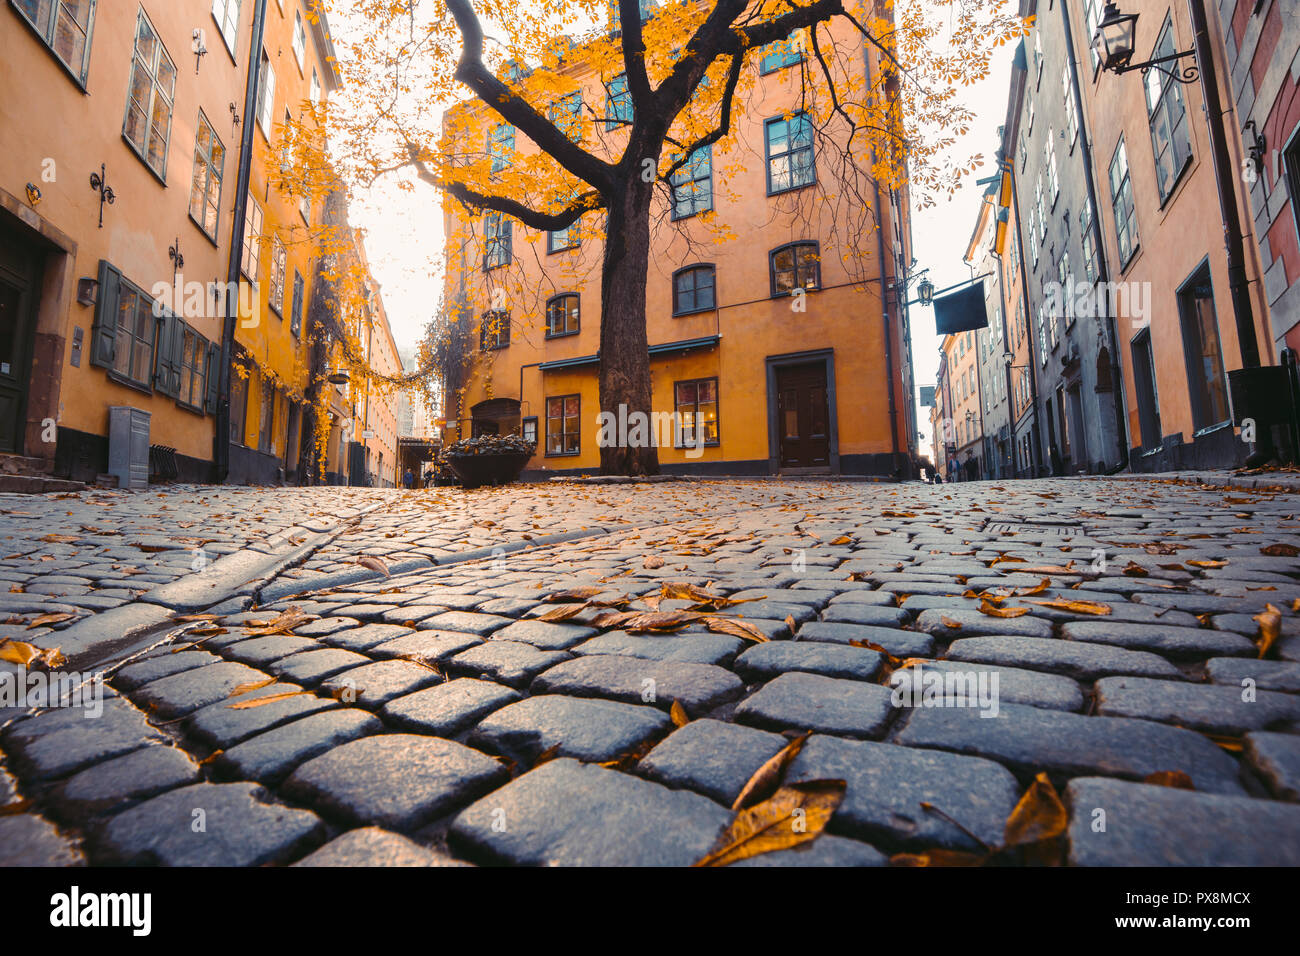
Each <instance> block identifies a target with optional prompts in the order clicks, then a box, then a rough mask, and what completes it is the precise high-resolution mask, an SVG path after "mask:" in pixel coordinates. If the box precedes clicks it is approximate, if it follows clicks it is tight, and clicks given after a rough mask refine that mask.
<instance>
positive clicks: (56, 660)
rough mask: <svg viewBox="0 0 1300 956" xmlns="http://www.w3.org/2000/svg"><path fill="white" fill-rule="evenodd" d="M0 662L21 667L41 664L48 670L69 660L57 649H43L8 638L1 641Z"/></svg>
mask: <svg viewBox="0 0 1300 956" xmlns="http://www.w3.org/2000/svg"><path fill="white" fill-rule="evenodd" d="M0 661H8V662H9V663H11V664H17V665H18V666H20V667H29V666H30V665H32V664H39V665H42V666H44V667H46V668H54V667H58V666H59V665H60V664H64V663H66V662H67V658H65V657H64V656H63V654H62V653H60V652H59V649H58V648H57V647H52V648H46V649H42V648H39V647H37V646H36V645H35V644H28V643H27V642H26V641H15V640H13V639H12V638H8V637H6V638H3V639H0Z"/></svg>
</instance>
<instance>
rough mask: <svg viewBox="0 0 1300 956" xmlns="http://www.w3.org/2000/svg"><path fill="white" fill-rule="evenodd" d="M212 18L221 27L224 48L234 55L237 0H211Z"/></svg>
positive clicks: (236, 35)
mask: <svg viewBox="0 0 1300 956" xmlns="http://www.w3.org/2000/svg"><path fill="white" fill-rule="evenodd" d="M212 19H214V20H216V21H217V26H218V27H219V28H220V29H221V39H222V40H224V41H225V43H226V49H227V50H229V51H230V55H231V56H234V55H235V43H236V42H237V41H238V39H239V0H212Z"/></svg>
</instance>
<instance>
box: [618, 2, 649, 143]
mask: <svg viewBox="0 0 1300 956" xmlns="http://www.w3.org/2000/svg"><path fill="white" fill-rule="evenodd" d="M618 27H619V31H620V32H621V33H622V40H623V68H624V70H625V71H626V73H627V91H628V92H629V93H631V94H632V116H633V118H634V120H635V117H636V116H638V115H639V114H643V111H644V110H646V109H649V108H650V106H651V98H652V96H653V93H652V92H651V90H650V77H649V76H648V75H647V74H646V69H645V36H644V33H643V31H642V29H641V0H618Z"/></svg>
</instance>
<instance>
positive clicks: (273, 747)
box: [217, 707, 384, 784]
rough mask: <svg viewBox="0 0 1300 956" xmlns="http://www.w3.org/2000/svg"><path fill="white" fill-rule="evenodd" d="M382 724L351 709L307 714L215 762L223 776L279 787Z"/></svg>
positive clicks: (230, 751) (250, 741) (365, 714)
mask: <svg viewBox="0 0 1300 956" xmlns="http://www.w3.org/2000/svg"><path fill="white" fill-rule="evenodd" d="M383 729H384V725H383V723H382V722H381V721H380V720H378V719H377V718H376V717H374V716H372V715H370V714H368V713H366V712H365V711H363V710H359V709H357V708H354V707H340V708H337V709H331V710H326V711H323V712H320V713H315V714H309V715H308V716H306V717H300V718H298V719H296V720H292V721H290V722H289V723H286V724H281V725H280V726H279V727H276V728H274V729H271V730H268V731H265V732H264V733H261V734H258V735H257V736H255V737H251V738H249V739H247V740H245V741H244V742H243V743H240V744H236V745H235V746H234V747H231V748H230V749H229V750H227V751H225V752H224V753H222V754H221V755H220V756H219V757H218V758H217V766H218V767H219V768H220V769H221V770H223V771H224V772H226V773H228V774H230V775H232V776H237V777H241V778H243V779H247V780H256V781H258V782H259V783H268V784H270V783H278V782H279V781H280V780H282V779H283V778H284V777H285V776H287V775H288V774H289V772H290V771H292V770H293V769H294V767H296V766H298V765H299V764H300V763H303V762H304V761H306V760H309V759H310V758H312V757H315V756H317V755H319V754H323V753H325V752H326V751H328V750H330V749H331V748H334V747H337V746H339V745H340V744H343V743H346V742H347V741H350V740H355V739H356V738H358V737H362V736H365V735H366V734H377V733H381V732H382V731H383Z"/></svg>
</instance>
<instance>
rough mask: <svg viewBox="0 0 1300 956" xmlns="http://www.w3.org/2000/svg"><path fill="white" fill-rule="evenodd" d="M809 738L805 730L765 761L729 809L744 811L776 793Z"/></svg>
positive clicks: (809, 733) (810, 734) (742, 788)
mask: <svg viewBox="0 0 1300 956" xmlns="http://www.w3.org/2000/svg"><path fill="white" fill-rule="evenodd" d="M810 736H812V731H811V730H805V731H804V732H803V733H802V734H800V735H799V736H798V737H796V738H794V740H791V741H790V742H789V743H787V744H786V745H785V746H784V747H782V748H781V749H780V750H778V751H777V752H776V753H775V754H773V755H772V756H771V757H769V758H768V759H767V760H765V761H764V762H763V766H761V767H759V768H758V769H757V770H755V771H754V773H753V775H752V776H751V777H750V778H749V780H747V781H746V782H745V785H744V786H743V787H741V788H740V793H739V794H737V795H736V799H735V800H733V801H732V803H731V809H732V810H744V809H745V808H746V807H750V806H753V805H754V804H756V803H761V802H762V801H764V800H766V799H767V798H768V797H770V796H771V795H772V794H774V793H776V791H777V788H778V787H780V786H781V784H782V783H783V782H784V781H785V772H786V770H787V769H789V767H790V764H791V763H793V762H794V758H795V757H797V756H799V751H801V750H802V749H803V745H804V744H805V743H806V742H807V740H808V738H809V737H810Z"/></svg>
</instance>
